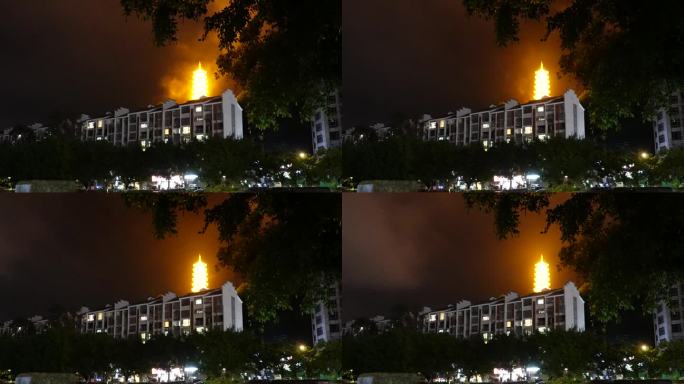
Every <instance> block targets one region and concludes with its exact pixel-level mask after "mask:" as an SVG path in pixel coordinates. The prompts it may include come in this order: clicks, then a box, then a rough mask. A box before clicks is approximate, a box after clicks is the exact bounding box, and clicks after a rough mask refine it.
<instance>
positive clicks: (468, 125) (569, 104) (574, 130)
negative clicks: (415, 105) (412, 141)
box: [420, 89, 585, 148]
mask: <svg viewBox="0 0 684 384" xmlns="http://www.w3.org/2000/svg"><path fill="white" fill-rule="evenodd" d="M420 134H421V135H422V138H423V140H429V141H447V142H450V143H453V144H456V145H469V144H473V143H481V145H482V146H483V147H485V148H490V147H492V146H493V145H494V144H495V143H500V142H513V143H517V144H523V143H529V142H531V141H533V140H546V139H548V138H551V137H564V138H570V137H575V138H578V139H583V138H584V135H585V133H584V107H582V105H581V104H580V102H579V99H578V98H577V95H576V94H575V92H574V91H573V90H571V89H570V90H568V91H567V92H565V93H564V94H563V95H561V96H556V97H545V98H543V99H541V100H532V101H530V102H528V103H525V104H519V103H518V102H517V101H516V100H510V101H508V102H506V103H504V104H501V105H492V106H491V107H490V108H488V109H485V110H483V111H478V112H472V111H471V110H470V109H469V108H461V109H460V110H458V111H457V112H456V113H449V114H448V115H447V116H443V117H439V118H432V117H430V116H425V117H424V119H423V121H422V127H421V133H420Z"/></svg>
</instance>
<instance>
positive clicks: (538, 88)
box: [534, 63, 551, 100]
mask: <svg viewBox="0 0 684 384" xmlns="http://www.w3.org/2000/svg"><path fill="white" fill-rule="evenodd" d="M545 96H551V82H550V81H549V71H547V70H546V69H544V63H541V65H540V66H539V69H538V70H537V71H535V72H534V99H535V100H540V99H542V98H543V97H545Z"/></svg>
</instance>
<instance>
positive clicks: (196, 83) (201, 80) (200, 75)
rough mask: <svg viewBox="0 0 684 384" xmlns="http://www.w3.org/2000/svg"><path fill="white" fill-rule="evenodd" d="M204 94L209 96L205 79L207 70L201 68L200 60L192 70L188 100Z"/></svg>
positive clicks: (207, 83)
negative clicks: (190, 90) (190, 91)
mask: <svg viewBox="0 0 684 384" xmlns="http://www.w3.org/2000/svg"><path fill="white" fill-rule="evenodd" d="M205 96H209V81H208V80H207V71H205V70H204V69H203V68H202V62H200V63H199V64H197V69H195V71H194V72H192V93H191V94H190V100H197V99H199V98H202V97H205Z"/></svg>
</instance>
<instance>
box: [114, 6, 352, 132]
mask: <svg viewBox="0 0 684 384" xmlns="http://www.w3.org/2000/svg"><path fill="white" fill-rule="evenodd" d="M210 2H211V1H210V0H177V1H155V2H152V1H147V0H121V4H122V6H123V9H124V13H125V14H126V15H131V14H135V15H138V16H139V17H141V18H143V19H145V20H152V25H153V29H154V39H155V42H156V43H157V44H159V45H163V44H166V43H169V42H173V41H175V40H176V33H177V31H178V22H179V21H180V20H183V19H191V20H195V21H197V20H199V19H200V18H202V17H204V19H203V21H204V35H203V37H202V38H203V39H205V38H206V37H207V35H208V34H210V33H216V34H217V35H218V39H219V48H220V50H221V54H220V55H219V57H218V58H217V65H218V68H219V73H220V74H222V75H230V76H231V77H232V78H233V79H234V80H236V81H237V83H238V84H239V85H240V86H241V87H242V88H244V90H245V99H246V105H247V108H246V111H247V116H248V118H249V121H250V122H252V123H254V124H255V125H256V126H257V127H259V128H261V129H267V128H273V127H275V126H276V123H277V119H281V118H286V117H291V116H296V115H300V116H301V117H305V118H308V117H309V116H311V115H312V114H313V111H314V110H315V109H316V108H317V107H321V106H323V105H324V104H325V102H326V100H327V97H328V95H330V94H331V93H332V92H334V91H336V90H337V89H339V88H340V83H341V74H342V69H341V44H342V16H341V13H342V12H341V2H340V1H338V0H324V1H320V0H267V1H261V0H234V1H231V2H229V3H228V5H227V6H225V7H224V8H222V9H221V10H219V11H217V12H215V13H212V14H209V9H208V4H209V3H210Z"/></svg>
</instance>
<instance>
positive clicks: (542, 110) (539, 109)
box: [537, 105, 544, 113]
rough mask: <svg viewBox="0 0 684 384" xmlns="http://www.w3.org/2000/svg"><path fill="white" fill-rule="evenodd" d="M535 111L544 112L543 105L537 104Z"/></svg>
mask: <svg viewBox="0 0 684 384" xmlns="http://www.w3.org/2000/svg"><path fill="white" fill-rule="evenodd" d="M537 112H540V113H541V112H544V106H543V105H540V106H538V107H537Z"/></svg>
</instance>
